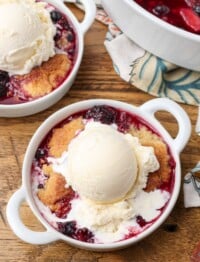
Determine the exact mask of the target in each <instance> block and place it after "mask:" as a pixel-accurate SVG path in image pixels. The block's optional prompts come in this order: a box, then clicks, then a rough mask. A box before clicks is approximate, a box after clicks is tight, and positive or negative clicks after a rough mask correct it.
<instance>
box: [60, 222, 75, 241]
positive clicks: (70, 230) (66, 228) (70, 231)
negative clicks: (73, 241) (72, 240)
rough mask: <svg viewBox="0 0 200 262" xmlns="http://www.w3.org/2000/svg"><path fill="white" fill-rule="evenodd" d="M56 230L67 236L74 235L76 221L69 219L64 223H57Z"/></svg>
mask: <svg viewBox="0 0 200 262" xmlns="http://www.w3.org/2000/svg"><path fill="white" fill-rule="evenodd" d="M58 230H59V231H60V232H61V233H62V234H64V235H66V236H69V237H72V236H74V234H75V232H76V222H75V221H70V222H66V223H60V222H59V223H58Z"/></svg>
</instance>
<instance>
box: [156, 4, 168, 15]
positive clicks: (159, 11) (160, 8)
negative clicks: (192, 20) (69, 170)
mask: <svg viewBox="0 0 200 262" xmlns="http://www.w3.org/2000/svg"><path fill="white" fill-rule="evenodd" d="M169 11H170V9H169V7H168V6H166V5H157V6H156V7H154V8H153V13H154V14H155V15H158V16H164V15H166V14H168V13H169Z"/></svg>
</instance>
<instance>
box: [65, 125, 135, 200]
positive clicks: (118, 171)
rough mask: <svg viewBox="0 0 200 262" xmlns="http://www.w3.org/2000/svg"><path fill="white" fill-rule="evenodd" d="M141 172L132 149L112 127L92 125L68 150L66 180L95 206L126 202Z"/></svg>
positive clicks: (73, 141)
mask: <svg viewBox="0 0 200 262" xmlns="http://www.w3.org/2000/svg"><path fill="white" fill-rule="evenodd" d="M137 172H138V168H137V162H136V157H135V154H134V151H133V150H132V147H131V145H130V144H129V142H128V141H127V140H126V139H125V137H124V135H123V134H121V133H120V132H118V131H117V130H115V129H114V128H113V127H111V126H108V125H105V124H101V123H95V122H92V123H89V124H87V125H86V128H85V130H84V131H82V132H81V133H80V134H79V135H78V136H77V137H76V138H74V139H73V140H72V142H71V143H70V145H69V147H68V164H67V172H66V176H67V177H66V180H67V182H68V184H69V185H71V186H72V188H73V189H74V190H75V191H77V192H78V193H79V194H80V196H82V197H85V198H87V199H90V200H92V201H94V202H98V203H110V202H114V201H117V200H120V199H122V198H124V197H125V195H126V194H127V193H128V192H129V190H130V189H131V188H132V186H133V185H134V182H135V180H136V178H137Z"/></svg>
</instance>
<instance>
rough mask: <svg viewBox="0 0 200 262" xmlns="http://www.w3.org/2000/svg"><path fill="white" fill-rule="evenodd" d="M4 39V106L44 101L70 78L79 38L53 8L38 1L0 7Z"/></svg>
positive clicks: (0, 67) (0, 50)
mask: <svg viewBox="0 0 200 262" xmlns="http://www.w3.org/2000/svg"><path fill="white" fill-rule="evenodd" d="M5 30H6V31H5ZM0 35H1V39H3V40H1V43H0V104H5V105H6V104H20V103H25V102H28V101H32V100H35V99H37V98H40V97H43V96H45V95H47V94H49V93H51V92H52V91H53V90H55V89H56V88H59V86H60V85H61V84H62V83H63V82H64V81H65V80H66V78H67V77H68V76H69V74H70V72H71V70H72V68H73V65H74V63H75V60H76V48H77V42H76V34H75V30H74V28H73V26H72V23H71V21H70V20H69V19H68V17H66V15H65V14H63V13H62V12H61V11H60V10H58V9H57V8H56V7H54V6H53V5H51V4H48V3H45V2H43V1H35V0H25V1H22V0H20V1H11V0H9V1H5V2H2V3H0Z"/></svg>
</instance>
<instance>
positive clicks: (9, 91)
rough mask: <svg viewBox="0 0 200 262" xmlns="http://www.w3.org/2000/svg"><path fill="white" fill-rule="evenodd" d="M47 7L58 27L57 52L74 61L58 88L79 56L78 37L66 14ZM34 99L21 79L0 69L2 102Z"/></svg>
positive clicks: (48, 5)
mask: <svg viewBox="0 0 200 262" xmlns="http://www.w3.org/2000/svg"><path fill="white" fill-rule="evenodd" d="M38 2H39V1H38ZM46 9H47V10H48V12H49V13H50V17H51V20H52V22H53V24H54V25H55V27H56V35H55V36H54V43H55V51H56V54H57V53H65V54H66V55H67V57H68V59H69V60H71V62H72V63H71V68H70V69H69V70H68V72H66V76H65V78H64V79H62V80H61V81H58V83H57V87H56V88H58V87H59V86H60V85H61V84H62V83H63V82H64V81H65V80H66V78H67V77H68V76H69V74H70V72H71V70H72V68H73V65H74V63H75V60H76V56H77V52H76V50H77V39H76V34H75V30H74V28H73V26H72V23H71V21H70V20H69V19H68V18H67V17H66V16H65V14H63V13H61V12H60V11H59V10H57V9H56V8H55V7H54V6H52V5H50V4H47V5H46ZM56 88H54V89H56ZM34 99H36V98H33V97H31V96H29V95H28V94H26V93H25V92H24V90H23V89H22V88H21V83H20V81H18V80H16V79H15V75H14V76H9V74H8V73H7V72H5V71H1V70H0V104H5V105H9V104H21V103H25V102H28V101H32V100H34Z"/></svg>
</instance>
